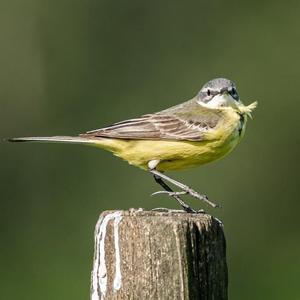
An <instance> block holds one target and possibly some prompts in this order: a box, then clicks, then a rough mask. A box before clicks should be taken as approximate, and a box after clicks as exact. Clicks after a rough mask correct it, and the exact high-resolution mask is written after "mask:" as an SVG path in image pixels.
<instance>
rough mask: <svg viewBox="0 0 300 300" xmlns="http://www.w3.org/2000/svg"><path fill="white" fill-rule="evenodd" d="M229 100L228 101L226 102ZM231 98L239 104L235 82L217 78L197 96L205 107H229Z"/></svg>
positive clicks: (207, 84) (206, 85)
mask: <svg viewBox="0 0 300 300" xmlns="http://www.w3.org/2000/svg"><path fill="white" fill-rule="evenodd" d="M226 98H227V101H225V100H226ZM229 98H231V99H232V100H233V101H237V102H239V95H238V92H237V89H236V85H235V83H234V82H233V81H231V80H229V79H226V78H216V79H212V80H210V81H209V82H207V83H206V84H205V85H204V86H203V87H202V89H201V90H200V91H199V93H198V95H197V101H198V103H200V104H202V105H203V104H204V105H205V106H211V107H218V106H227V104H228V103H227V102H228V100H229Z"/></svg>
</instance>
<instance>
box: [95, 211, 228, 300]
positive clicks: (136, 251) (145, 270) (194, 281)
mask: <svg viewBox="0 0 300 300" xmlns="http://www.w3.org/2000/svg"><path fill="white" fill-rule="evenodd" d="M225 248H226V246H225V238H224V233H223V228H222V224H221V223H220V221H218V220H217V219H215V218H213V217H212V216H210V215H207V214H189V213H185V212H181V211H178V212H177V211H176V212H174V211H173V212H157V211H143V210H142V209H138V210H134V209H130V210H129V211H105V212H103V213H102V214H101V215H100V218H99V221H98V223H97V225H96V229H95V252H94V262H93V271H92V280H91V300H100V299H101V300H104V299H106V300H115V299H118V300H125V299H132V300H144V299H145V300H148V299H153V300H154V299H155V300H168V299H170V300H171V299H172V300H177V299H178V300H179V299H184V300H186V299H188V300H196V299H201V300H212V299H214V300H225V299H228V298H227V265H226V249H225Z"/></svg>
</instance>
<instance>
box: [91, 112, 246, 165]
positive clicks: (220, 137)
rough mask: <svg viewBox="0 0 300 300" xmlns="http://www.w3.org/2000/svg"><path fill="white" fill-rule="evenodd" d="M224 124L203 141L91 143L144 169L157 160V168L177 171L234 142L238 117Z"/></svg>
mask: <svg viewBox="0 0 300 300" xmlns="http://www.w3.org/2000/svg"><path fill="white" fill-rule="evenodd" d="M230 121H231V122H228V120H227V122H226V123H225V124H226V126H220V128H218V129H216V130H214V131H212V132H210V133H209V134H208V135H207V137H206V138H205V140H204V141H200V142H190V141H168V140H122V139H107V138H103V139H100V140H99V141H98V142H97V144H96V145H95V146H98V147H101V148H104V149H106V150H109V151H111V152H113V154H114V155H116V156H118V157H120V158H122V159H124V160H126V161H128V163H129V164H131V165H134V166H137V167H140V168H142V169H147V168H148V163H149V161H151V160H159V161H160V162H159V164H158V165H157V170H159V171H169V170H181V169H185V168H190V167H195V166H199V165H203V164H207V163H210V162H212V161H215V160H217V159H220V158H222V157H223V156H225V155H226V154H228V153H229V152H231V150H233V148H234V147H235V146H236V145H237V144H238V142H239V141H240V139H241V137H242V136H243V133H244V129H245V124H243V128H242V130H239V129H240V128H239V118H237V117H234V118H231V119H230Z"/></svg>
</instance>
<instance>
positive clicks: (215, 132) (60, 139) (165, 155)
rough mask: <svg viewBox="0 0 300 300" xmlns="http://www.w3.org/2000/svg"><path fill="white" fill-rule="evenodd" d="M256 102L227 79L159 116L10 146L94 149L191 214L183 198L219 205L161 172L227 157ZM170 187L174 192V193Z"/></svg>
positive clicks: (207, 86) (208, 85)
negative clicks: (135, 170)
mask: <svg viewBox="0 0 300 300" xmlns="http://www.w3.org/2000/svg"><path fill="white" fill-rule="evenodd" d="M256 106H257V102H253V103H251V104H250V105H248V106H246V105H244V104H243V102H242V101H241V100H240V97H239V94H238V91H237V87H236V84H235V83H234V82H233V81H231V80H229V79H226V78H216V79H212V80H210V81H208V82H207V83H206V84H204V86H203V87H202V88H201V89H200V91H199V92H198V93H197V94H196V95H195V96H194V97H193V98H192V99H190V100H188V101H185V102H183V103H181V104H178V105H175V106H172V107H170V108H168V109H164V110H162V111H159V112H155V113H150V114H145V115H142V116H141V117H137V118H132V119H128V120H124V121H121V122H117V123H113V124H112V125H109V126H106V127H102V128H99V129H95V130H91V131H87V132H85V133H81V134H79V135H77V136H50V137H17V138H10V139H8V140H9V141H10V142H54V143H75V144H84V145H90V146H96V147H98V148H102V149H104V150H107V151H110V152H112V153H113V154H114V155H115V156H117V157H120V158H122V159H123V160H125V161H127V162H128V163H129V164H131V165H133V166H136V167H139V168H142V169H143V170H146V171H148V172H150V173H151V174H152V175H153V177H154V180H155V181H156V182H157V183H158V184H159V185H160V186H161V187H162V188H163V191H158V192H156V193H153V194H152V195H158V194H167V195H169V196H171V197H173V198H175V199H176V200H177V201H178V203H179V204H180V205H181V207H182V208H183V210H184V211H186V212H189V213H196V212H197V211H196V210H194V209H193V208H191V207H190V206H189V205H188V204H187V203H186V202H184V201H183V199H182V197H181V196H182V195H185V194H188V195H190V196H192V197H194V198H197V199H200V200H202V201H204V202H205V203H206V204H208V205H210V206H212V207H218V205H217V204H215V203H213V202H212V201H210V200H209V199H208V197H207V196H206V195H204V194H200V193H198V192H196V191H195V190H194V189H192V188H191V187H189V186H188V185H185V184H183V183H181V182H179V181H177V180H175V179H173V178H171V177H169V176H167V175H166V174H165V172H167V171H179V170H183V169H186V168H190V167H196V166H201V165H204V164H207V163H210V162H213V161H216V160H218V159H220V158H222V157H224V156H225V155H227V154H228V153H230V152H231V151H232V150H233V149H234V148H235V147H236V146H237V144H238V143H239V142H240V140H241V139H242V137H243V136H244V133H245V129H246V123H247V119H248V117H250V118H252V116H251V112H252V111H253V110H254V109H255V108H256ZM170 184H172V185H174V186H175V187H177V188H179V189H180V190H179V191H174V189H172V188H171V187H170Z"/></svg>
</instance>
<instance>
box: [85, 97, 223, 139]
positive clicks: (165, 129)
mask: <svg viewBox="0 0 300 300" xmlns="http://www.w3.org/2000/svg"><path fill="white" fill-rule="evenodd" d="M219 120H220V112H219V111H218V110H215V109H214V110H212V109H208V108H204V107H202V106H200V105H199V104H198V103H197V101H196V100H195V98H193V99H191V100H189V101H187V102H185V103H183V104H179V105H176V106H174V107H171V108H169V109H166V110H163V111H161V112H158V113H154V114H147V115H143V116H141V117H140V118H133V119H129V120H125V121H121V122H118V123H114V124H112V125H111V126H108V127H104V128H100V129H96V130H92V131H88V132H87V133H84V134H81V135H80V136H83V137H89V138H93V137H107V138H118V139H145V140H150V139H151V140H186V141H201V140H203V139H205V132H207V131H209V130H211V129H212V128H214V127H215V126H217V124H218V122H219Z"/></svg>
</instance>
